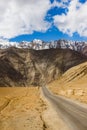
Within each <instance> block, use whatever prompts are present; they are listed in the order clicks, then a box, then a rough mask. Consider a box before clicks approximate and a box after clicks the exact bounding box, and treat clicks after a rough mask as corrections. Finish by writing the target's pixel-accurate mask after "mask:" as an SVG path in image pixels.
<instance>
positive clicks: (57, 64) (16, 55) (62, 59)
mask: <svg viewBox="0 0 87 130" xmlns="http://www.w3.org/2000/svg"><path fill="white" fill-rule="evenodd" d="M85 61H87V58H86V57H85V56H84V55H82V54H80V53H78V52H75V51H72V50H69V49H46V50H38V51H37V50H29V49H27V48H26V49H23V48H15V47H10V48H7V49H3V50H2V49H1V50H0V86H1V87H3V86H4V87H5V86H10V87H11V86H29V85H30V84H32V85H42V84H43V83H49V82H51V81H52V80H54V79H57V78H58V77H60V75H61V74H63V73H64V72H65V71H66V70H68V69H69V68H71V67H73V66H75V65H78V64H80V63H82V62H85Z"/></svg>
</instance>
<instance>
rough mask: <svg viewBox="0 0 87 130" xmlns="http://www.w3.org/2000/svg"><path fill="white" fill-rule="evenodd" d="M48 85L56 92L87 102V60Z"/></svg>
mask: <svg viewBox="0 0 87 130" xmlns="http://www.w3.org/2000/svg"><path fill="white" fill-rule="evenodd" d="M48 87H49V88H50V89H51V90H52V92H54V93H55V94H58V95H62V96H66V97H68V98H71V99H74V100H78V101H81V102H83V103H87V62H86V63H83V64H80V65H78V66H75V67H73V68H71V69H69V70H68V71H66V72H65V73H64V74H63V76H62V77H61V78H60V79H59V80H55V81H53V82H52V83H50V84H49V85H48Z"/></svg>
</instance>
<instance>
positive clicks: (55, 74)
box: [0, 47, 87, 130]
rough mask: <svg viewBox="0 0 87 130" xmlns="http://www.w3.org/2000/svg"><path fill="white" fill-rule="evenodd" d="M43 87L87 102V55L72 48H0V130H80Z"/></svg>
mask: <svg viewBox="0 0 87 130" xmlns="http://www.w3.org/2000/svg"><path fill="white" fill-rule="evenodd" d="M43 86H46V87H47V88H48V89H49V90H50V92H51V93H54V95H59V96H62V97H65V98H68V99H71V100H73V101H76V102H78V103H80V102H82V103H83V104H84V103H85V104H87V56H85V55H83V54H81V53H79V52H76V51H73V50H70V49H47V50H30V49H20V48H15V47H11V48H7V49H1V50H0V130H20V129H21V130H78V129H77V128H76V127H74V126H73V125H72V126H73V128H71V127H69V126H68V125H66V121H65V122H64V120H63V119H62V118H61V116H60V114H59V113H56V111H55V109H54V105H53V104H52V103H51V102H49V100H47V98H46V96H47V95H44V93H43V91H42V90H43V89H42V88H43ZM44 89H45V88H44ZM44 91H45V90H44ZM83 106H84V105H83ZM78 127H79V126H78ZM81 127H82V126H81ZM83 127H84V126H83ZM83 127H82V128H83ZM79 130H86V129H79Z"/></svg>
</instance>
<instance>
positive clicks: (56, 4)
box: [0, 0, 87, 42]
mask: <svg viewBox="0 0 87 130" xmlns="http://www.w3.org/2000/svg"><path fill="white" fill-rule="evenodd" d="M1 1H2V2H3V4H1V2H0V4H1V7H2V9H3V10H4V11H6V10H5V5H4V2H5V0H1ZM7 1H8V0H7ZM13 1H14V3H12V0H9V1H8V4H7V6H6V8H7V10H10V11H8V12H7V11H6V12H4V14H5V17H6V19H3V17H0V20H2V23H0V24H1V25H0V30H1V34H0V37H1V38H3V39H4V38H5V39H8V40H9V41H14V42H15V41H17V42H21V41H32V40H33V39H41V40H44V41H52V40H58V39H67V40H78V41H87V1H86V0H73V1H72V0H42V3H41V0H38V2H37V3H35V0H33V1H32V2H29V1H28V0H20V2H18V1H17V0H13ZM27 2H28V3H27ZM10 5H11V7H10ZM16 5H17V6H16ZM38 5H39V7H38ZM20 6H21V9H20ZM13 7H14V8H13ZM29 8H30V9H31V10H32V9H33V11H31V10H29ZM34 9H35V10H34ZM1 12H2V10H1V9H0V13H1ZM4 14H3V15H4Z"/></svg>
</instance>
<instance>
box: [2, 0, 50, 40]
mask: <svg viewBox="0 0 87 130" xmlns="http://www.w3.org/2000/svg"><path fill="white" fill-rule="evenodd" d="M50 8H51V3H50V0H37V1H36V0H0V37H3V38H8V39H9V38H12V37H15V36H18V35H21V34H31V33H33V31H40V32H45V31H46V30H47V29H48V28H49V27H50V23H48V22H47V21H46V20H44V19H45V16H46V13H47V11H48V10H49V9H50Z"/></svg>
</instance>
